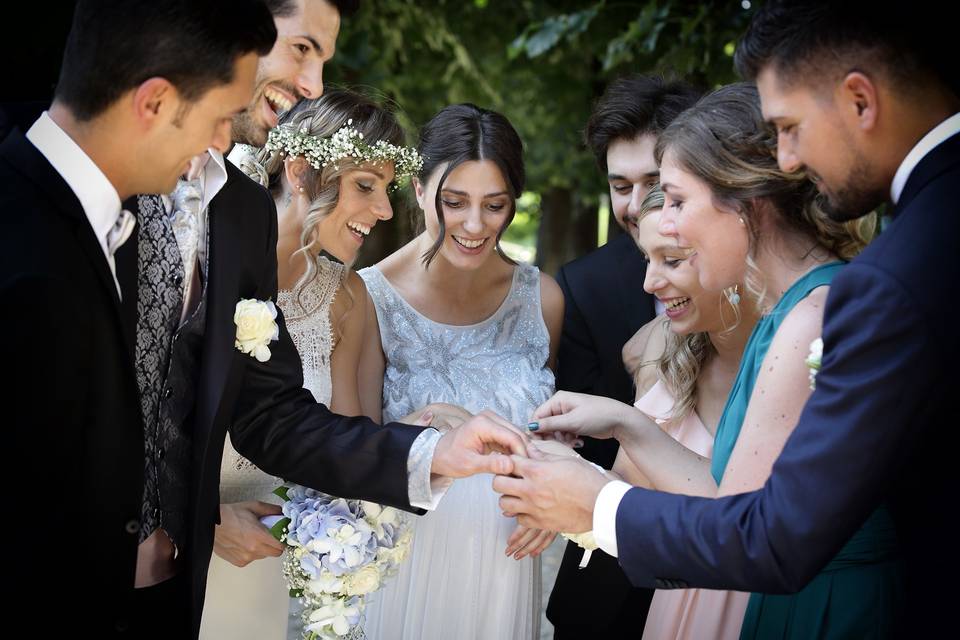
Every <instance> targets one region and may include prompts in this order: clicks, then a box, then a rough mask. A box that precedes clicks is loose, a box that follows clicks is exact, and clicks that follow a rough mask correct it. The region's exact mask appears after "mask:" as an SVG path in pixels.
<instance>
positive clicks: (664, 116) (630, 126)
mask: <svg viewBox="0 0 960 640" xmlns="http://www.w3.org/2000/svg"><path fill="white" fill-rule="evenodd" d="M700 95H701V92H700V91H698V90H697V89H695V88H694V87H693V86H692V85H690V84H688V83H686V82H683V81H680V80H672V81H667V80H665V79H663V78H661V77H657V76H644V75H639V74H637V75H629V76H624V77H622V78H618V79H616V80H614V81H613V82H612V83H610V86H608V87H607V90H606V91H605V92H604V94H603V96H602V97H601V98H600V99H599V100H598V101H597V104H596V106H595V107H594V108H593V113H591V114H590V119H589V120H587V128H586V131H584V138H585V140H586V143H587V146H588V147H590V150H591V151H593V155H594V156H595V157H596V159H597V164H598V165H600V168H601V169H602V170H604V171H606V170H607V148H608V147H609V146H610V145H611V144H612V143H613V142H614V141H615V140H620V139H628V140H633V139H634V138H636V137H637V136H640V135H643V134H645V133H652V134H654V135H660V132H661V131H663V130H664V129H666V128H667V125H668V124H670V123H671V122H672V121H673V119H674V118H676V117H677V116H678V115H680V114H681V113H682V112H683V111H686V110H687V109H689V108H690V107H692V106H693V105H694V103H696V101H697V100H698V99H699V98H700Z"/></svg>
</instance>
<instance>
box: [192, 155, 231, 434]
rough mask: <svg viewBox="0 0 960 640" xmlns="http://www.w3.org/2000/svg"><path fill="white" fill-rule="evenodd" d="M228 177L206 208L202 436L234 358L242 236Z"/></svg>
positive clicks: (199, 412) (200, 401)
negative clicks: (236, 249) (206, 270)
mask: <svg viewBox="0 0 960 640" xmlns="http://www.w3.org/2000/svg"><path fill="white" fill-rule="evenodd" d="M228 176H229V177H228V179H227V183H226V184H225V185H224V187H223V189H222V190H221V191H220V193H218V194H217V195H216V197H214V199H213V200H212V201H211V202H210V206H209V208H208V211H207V233H208V234H209V236H208V239H207V250H208V252H209V255H208V257H207V259H208V265H209V272H208V273H207V289H206V301H205V304H206V305H207V324H206V327H205V328H204V334H205V335H204V340H203V365H202V367H203V369H202V371H201V382H200V384H201V390H200V391H201V393H200V397H199V398H198V404H197V423H196V426H197V427H198V428H199V429H202V430H203V431H202V432H201V434H200V435H202V437H203V438H204V439H206V438H208V437H209V436H210V427H211V425H212V424H213V422H214V420H215V419H216V417H217V411H218V410H219V408H220V403H221V400H222V398H223V393H224V388H225V385H226V381H227V378H228V377H229V375H230V370H231V368H232V364H233V361H234V357H233V351H234V346H233V345H234V341H235V328H234V323H233V313H234V308H235V306H236V303H237V300H235V299H234V298H236V296H237V292H238V291H239V290H240V287H239V277H240V269H239V265H240V263H241V260H240V257H239V256H236V255H233V254H232V253H231V252H232V251H233V250H234V249H235V248H236V247H239V246H241V245H240V240H241V238H239V237H238V233H239V231H238V228H237V224H236V223H235V222H234V220H233V216H231V215H229V213H230V211H231V208H232V207H231V206H230V204H231V199H230V193H231V189H230V187H231V185H232V184H233V181H234V180H235V179H236V178H235V177H234V176H232V175H229V172H228ZM234 204H239V203H234ZM204 443H206V440H204Z"/></svg>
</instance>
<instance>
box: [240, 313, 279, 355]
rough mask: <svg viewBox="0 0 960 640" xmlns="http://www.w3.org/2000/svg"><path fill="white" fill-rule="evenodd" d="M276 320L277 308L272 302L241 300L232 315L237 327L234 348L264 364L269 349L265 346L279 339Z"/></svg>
mask: <svg viewBox="0 0 960 640" xmlns="http://www.w3.org/2000/svg"><path fill="white" fill-rule="evenodd" d="M276 318H277V307H276V305H274V304H273V302H272V301H270V300H267V301H266V302H263V301H260V300H245V299H241V300H240V302H238V303H237V309H236V311H235V312H234V314H233V322H234V324H236V325H237V339H236V342H234V346H236V347H237V349H239V350H240V351H242V352H243V353H248V354H250V355H252V356H253V357H254V358H256V359H257V361H258V362H266V361H267V360H269V359H270V347H268V346H267V345H268V344H269V343H270V342H272V341H273V340H276V339H277V338H279V337H280V327H279V326H278V325H277V322H276Z"/></svg>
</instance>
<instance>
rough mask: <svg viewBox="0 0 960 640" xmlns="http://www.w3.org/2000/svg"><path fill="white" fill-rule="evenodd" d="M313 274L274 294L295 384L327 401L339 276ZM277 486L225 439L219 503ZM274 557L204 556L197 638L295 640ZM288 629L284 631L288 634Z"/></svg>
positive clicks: (267, 498)
mask: <svg viewBox="0 0 960 640" xmlns="http://www.w3.org/2000/svg"><path fill="white" fill-rule="evenodd" d="M317 269H318V273H317V277H316V278H314V279H313V280H312V281H310V282H308V283H307V284H306V285H304V286H302V287H294V290H293V291H290V290H286V289H281V290H280V291H279V292H278V293H277V306H279V307H280V310H281V311H283V317H284V319H285V320H286V323H287V330H288V331H289V333H290V337H291V338H292V339H293V343H294V345H296V347H297V351H298V352H299V353H300V359H301V361H302V362H303V386H304V388H306V389H307V390H309V391H310V392H311V393H312V394H313V397H314V398H315V399H316V401H317V402H319V403H321V404H329V403H330V397H331V393H332V390H333V385H332V383H331V380H330V354H331V353H332V351H333V331H332V328H331V326H330V305H331V304H332V303H333V298H334V295H335V294H336V292H337V287H339V286H340V283H341V282H342V281H343V279H344V276H345V275H346V273H345V272H346V269H345V268H344V266H343V265H341V264H339V263H336V262H332V261H330V260H327V259H326V258H324V257H318V258H317ZM281 484H283V481H282V480H281V479H280V478H275V477H273V476H271V475H268V474H266V473H264V472H263V471H261V470H260V469H258V468H257V467H256V466H255V465H254V464H253V463H252V462H250V461H249V460H247V459H246V458H244V457H243V456H241V455H240V454H239V453H237V451H236V450H235V449H234V448H233V445H232V444H231V443H230V436H229V435H228V436H227V440H226V443H225V444H224V449H223V460H222V462H221V465H220V501H221V502H223V503H231V502H245V501H249V500H260V501H261V502H269V503H271V504H280V503H281V500H280V498H278V497H277V496H275V495H273V490H274V489H276V488H277V487H278V486H280V485H281ZM281 561H282V558H262V559H260V560H256V561H254V562H251V563H250V564H248V565H247V566H245V567H237V566H235V565H233V564H231V563H229V562H227V561H226V560H224V559H223V558H221V557H220V556H218V555H216V554H213V555H212V556H211V558H210V570H209V572H208V574H207V592H206V601H205V604H204V607H203V620H202V622H201V626H200V638H201V640H220V639H221V638H231V639H234V640H235V639H249V640H284V639H285V638H288V637H289V638H295V639H298V638H300V630H301V627H302V624H301V622H300V617H299V607H298V604H299V603H297V601H296V600H294V599H292V598H290V596H289V595H288V588H287V583H286V580H285V579H284V577H283V571H282V568H281ZM288 629H289V631H288Z"/></svg>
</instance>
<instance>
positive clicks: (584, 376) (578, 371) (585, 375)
mask: <svg viewBox="0 0 960 640" xmlns="http://www.w3.org/2000/svg"><path fill="white" fill-rule="evenodd" d="M557 284H559V285H560V290H561V291H563V299H564V306H563V329H562V331H561V333H560V346H559V350H558V354H557V389H559V390H562V391H576V392H580V393H592V394H594V395H607V394H606V393H605V390H606V389H605V385H604V381H603V375H602V373H603V372H602V371H601V367H600V357H599V349H598V348H597V345H595V344H594V342H593V339H592V338H591V336H590V327H589V326H587V321H586V319H585V318H584V316H583V313H582V312H581V311H580V307H579V306H578V305H577V300H576V298H575V297H574V295H573V291H572V287H571V286H570V283H569V282H568V276H567V270H566V267H561V269H560V271H559V272H558V273H557Z"/></svg>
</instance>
